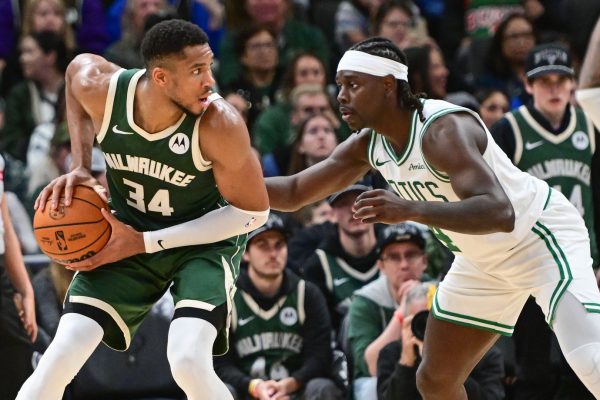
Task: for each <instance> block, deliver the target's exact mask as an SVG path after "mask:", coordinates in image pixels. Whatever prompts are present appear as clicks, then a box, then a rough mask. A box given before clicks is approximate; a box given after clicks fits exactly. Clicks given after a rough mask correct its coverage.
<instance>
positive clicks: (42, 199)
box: [33, 186, 52, 211]
mask: <svg viewBox="0 0 600 400" xmlns="http://www.w3.org/2000/svg"><path fill="white" fill-rule="evenodd" d="M51 193H52V188H48V186H46V187H45V188H44V189H42V191H41V192H40V194H39V195H38V197H37V198H36V199H35V203H34V204H33V208H34V209H35V210H37V209H38V208H39V209H40V211H44V208H45V207H46V201H47V200H48V196H49V195H50V194H51Z"/></svg>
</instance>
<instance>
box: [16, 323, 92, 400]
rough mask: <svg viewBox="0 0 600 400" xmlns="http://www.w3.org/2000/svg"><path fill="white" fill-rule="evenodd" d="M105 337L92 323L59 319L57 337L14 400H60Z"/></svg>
mask: <svg viewBox="0 0 600 400" xmlns="http://www.w3.org/2000/svg"><path fill="white" fill-rule="evenodd" d="M102 336H104V330H103V329H102V327H100V325H99V324H98V323H97V322H96V321H94V320H93V319H91V318H89V317H86V316H84V315H81V314H76V313H68V314H65V315H63V316H62V317H61V318H60V322H59V324H58V330H57V331H56V335H55V336H54V339H53V340H52V343H50V346H48V349H47V350H46V352H45V353H44V355H43V356H42V359H41V360H40V362H39V364H38V366H37V368H36V369H35V371H33V374H32V375H31V376H30V377H29V378H28V379H27V381H26V382H25V383H24V384H23V386H22V387H21V390H20V391H19V394H18V395H17V398H16V400H60V399H62V396H63V392H64V391H65V387H66V386H67V385H68V384H69V382H71V381H72V380H73V378H74V377H75V375H76V374H77V372H79V370H80V369H81V367H82V366H83V364H85V362H86V361H87V359H88V358H89V357H90V356H91V355H92V353H93V352H94V350H95V349H96V347H98V343H100V341H101V340H102Z"/></svg>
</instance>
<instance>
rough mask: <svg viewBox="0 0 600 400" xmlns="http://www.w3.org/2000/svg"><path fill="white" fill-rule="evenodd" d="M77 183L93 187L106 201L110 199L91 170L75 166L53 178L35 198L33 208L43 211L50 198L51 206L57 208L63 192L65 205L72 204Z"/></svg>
mask: <svg viewBox="0 0 600 400" xmlns="http://www.w3.org/2000/svg"><path fill="white" fill-rule="evenodd" d="M77 185H85V186H89V187H91V188H92V189H94V190H95V191H96V192H97V193H98V194H99V195H100V197H102V199H103V200H104V201H105V202H106V201H108V199H107V198H106V192H105V191H104V189H103V188H102V185H100V182H98V180H96V178H94V177H93V176H92V174H91V173H90V171H88V170H87V169H85V168H75V169H74V170H73V171H71V172H69V173H67V174H64V175H61V176H59V177H58V178H55V179H53V180H52V181H51V182H50V183H49V184H48V185H46V187H45V188H44V189H43V190H42V191H41V193H40V194H39V195H38V197H37V199H35V203H34V204H33V208H34V209H36V210H37V209H38V208H39V209H40V210H41V211H43V210H44V207H45V206H46V201H47V200H48V199H50V200H51V203H50V208H51V209H52V210H56V209H57V207H58V204H59V200H60V197H61V195H62V194H63V192H64V196H65V205H66V206H69V205H70V204H71V199H72V198H73V188H74V187H75V186H77Z"/></svg>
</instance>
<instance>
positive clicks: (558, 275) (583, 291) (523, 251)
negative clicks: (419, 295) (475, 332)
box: [432, 190, 600, 336]
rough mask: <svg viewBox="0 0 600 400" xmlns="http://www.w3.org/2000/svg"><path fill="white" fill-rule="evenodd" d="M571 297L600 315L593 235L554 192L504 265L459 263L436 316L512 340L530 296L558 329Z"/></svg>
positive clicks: (439, 297)
mask: <svg viewBox="0 0 600 400" xmlns="http://www.w3.org/2000/svg"><path fill="white" fill-rule="evenodd" d="M482 246H485V243H482ZM565 291H568V292H570V293H572V294H573V295H574V296H575V298H577V299H578V300H579V301H580V302H581V303H582V304H583V306H584V307H585V309H586V310H587V311H588V312H596V313H600V291H599V290H598V286H597V284H596V278H595V276H594V272H593V270H592V258H591V256H590V239H589V236H588V233H587V229H586V227H585V225H584V223H583V220H582V219H581V217H580V216H579V214H578V212H577V210H576V209H575V207H573V206H572V205H571V204H570V203H569V201H568V200H567V199H566V198H565V197H564V196H563V195H562V194H561V193H560V192H558V191H556V190H552V194H551V196H550V199H549V201H548V204H547V205H546V207H545V208H544V211H543V212H542V215H541V216H540V218H539V220H538V221H537V222H536V223H535V224H534V226H533V227H532V228H531V232H530V233H529V234H528V235H527V236H526V237H525V238H524V239H523V240H522V241H521V242H520V243H519V244H518V245H517V246H515V247H514V248H512V249H511V250H510V251H508V252H506V255H505V257H502V260H501V261H499V262H493V263H487V264H486V263H477V264H475V263H473V262H471V261H469V260H467V259H466V258H465V257H463V256H457V257H456V258H455V260H454V263H453V264H452V268H450V272H448V274H447V275H446V277H445V278H444V280H443V281H442V282H441V283H440V286H439V288H438V290H437V292H436V295H435V298H434V301H433V304H432V311H433V315H434V316H435V317H436V318H437V319H440V320H444V321H449V322H454V323H457V324H460V325H466V326H470V327H473V328H479V329H484V330H488V331H492V332H495V333H500V334H502V335H507V336H510V335H512V333H513V331H514V327H515V323H516V322H517V318H518V317H519V314H520V313H521V309H522V308H523V305H524V304H525V301H526V300H527V298H528V297H529V296H530V295H532V296H534V297H535V298H536V301H537V303H538V304H539V306H540V307H541V308H542V311H543V312H544V314H545V315H546V322H548V324H549V325H550V326H552V322H553V319H554V314H555V311H556V307H557V305H558V302H559V301H560V299H561V297H562V296H563V295H564V293H565Z"/></svg>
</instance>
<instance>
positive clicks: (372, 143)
mask: <svg viewBox="0 0 600 400" xmlns="http://www.w3.org/2000/svg"><path fill="white" fill-rule="evenodd" d="M376 142H377V132H375V131H374V130H373V129H371V136H370V138H369V147H368V150H367V157H368V158H369V164H371V166H372V167H373V168H374V169H377V165H375V157H373V153H374V152H375V143H376Z"/></svg>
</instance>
